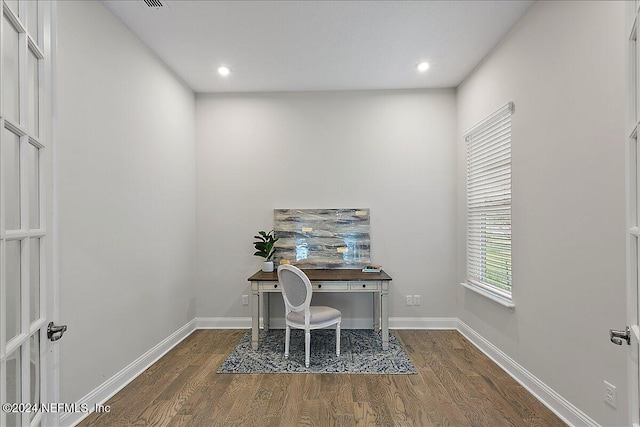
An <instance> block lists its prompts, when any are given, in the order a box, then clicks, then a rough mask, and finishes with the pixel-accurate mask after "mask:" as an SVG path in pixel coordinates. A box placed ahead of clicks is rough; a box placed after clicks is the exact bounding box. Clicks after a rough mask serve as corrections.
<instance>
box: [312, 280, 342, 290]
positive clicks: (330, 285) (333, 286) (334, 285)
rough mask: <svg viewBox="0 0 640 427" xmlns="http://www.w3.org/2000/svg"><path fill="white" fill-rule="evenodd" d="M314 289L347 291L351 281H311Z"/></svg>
mask: <svg viewBox="0 0 640 427" xmlns="http://www.w3.org/2000/svg"><path fill="white" fill-rule="evenodd" d="M311 287H312V288H313V290H314V291H346V290H348V289H349V282H311Z"/></svg>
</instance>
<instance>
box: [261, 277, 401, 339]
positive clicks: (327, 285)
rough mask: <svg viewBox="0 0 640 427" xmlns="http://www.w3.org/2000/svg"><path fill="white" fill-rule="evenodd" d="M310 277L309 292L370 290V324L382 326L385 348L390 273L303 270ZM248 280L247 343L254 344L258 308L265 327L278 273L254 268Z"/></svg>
mask: <svg viewBox="0 0 640 427" xmlns="http://www.w3.org/2000/svg"><path fill="white" fill-rule="evenodd" d="M304 272H305V273H306V275H307V276H308V277H309V280H311V286H312V287H313V293H324V292H350V293H361V292H369V293H373V328H374V330H378V329H381V330H382V348H383V349H384V350H387V349H388V348H389V301H388V299H389V298H388V296H389V282H390V281H391V277H389V275H388V274H387V273H385V272H384V271H381V272H380V273H363V272H362V271H361V270H355V269H331V270H316V269H308V270H304ZM248 280H249V282H251V294H252V296H251V345H252V347H253V348H254V349H257V348H258V332H259V328H260V325H259V320H260V312H261V311H262V317H263V322H264V329H265V330H269V294H270V293H278V294H280V286H279V284H278V274H277V273H276V272H275V271H274V272H272V273H265V272H263V271H258V272H257V273H256V274H254V275H253V276H251V277H249V279H248Z"/></svg>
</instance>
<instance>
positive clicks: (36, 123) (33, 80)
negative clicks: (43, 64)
mask: <svg viewBox="0 0 640 427" xmlns="http://www.w3.org/2000/svg"><path fill="white" fill-rule="evenodd" d="M28 62H29V64H28V69H29V77H28V80H27V83H28V84H27V104H28V106H27V110H28V112H29V132H31V134H32V135H35V136H39V133H38V130H39V127H40V116H39V111H38V99H39V96H40V93H39V89H40V88H39V86H38V58H37V57H36V56H35V55H34V54H33V52H32V51H31V49H29V59H28Z"/></svg>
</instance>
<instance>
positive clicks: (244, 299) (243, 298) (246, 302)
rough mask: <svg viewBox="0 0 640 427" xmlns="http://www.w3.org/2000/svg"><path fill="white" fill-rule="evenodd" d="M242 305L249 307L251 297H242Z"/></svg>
mask: <svg viewBox="0 0 640 427" xmlns="http://www.w3.org/2000/svg"><path fill="white" fill-rule="evenodd" d="M242 305H249V295H242Z"/></svg>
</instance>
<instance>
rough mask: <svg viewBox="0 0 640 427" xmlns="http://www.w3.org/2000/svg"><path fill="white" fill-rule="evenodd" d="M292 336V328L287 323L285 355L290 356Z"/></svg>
mask: <svg viewBox="0 0 640 427" xmlns="http://www.w3.org/2000/svg"><path fill="white" fill-rule="evenodd" d="M290 337H291V328H289V325H287V327H286V330H285V333H284V357H285V359H286V358H287V357H289V338H290Z"/></svg>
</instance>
